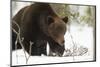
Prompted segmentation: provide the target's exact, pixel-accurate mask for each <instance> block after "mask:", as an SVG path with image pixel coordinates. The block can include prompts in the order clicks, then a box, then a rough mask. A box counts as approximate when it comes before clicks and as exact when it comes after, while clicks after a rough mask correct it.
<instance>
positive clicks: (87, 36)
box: [12, 25, 94, 65]
mask: <svg viewBox="0 0 100 67" xmlns="http://www.w3.org/2000/svg"><path fill="white" fill-rule="evenodd" d="M73 42H74V44H73ZM93 47H94V38H93V28H92V27H88V26H78V25H77V26H76V25H71V26H70V32H67V33H66V34H65V48H66V50H69V52H66V56H65V57H48V56H30V58H29V60H28V62H27V64H42V63H60V62H75V61H91V60H93V59H94V58H93V56H94V55H93V54H94V53H93V49H94V48H93ZM84 48H85V49H87V51H86V52H85V53H84V51H85V49H84ZM82 52H83V53H82ZM69 54H70V55H69ZM27 57H28V54H27ZM25 64H26V59H25V54H24V52H23V50H22V49H21V50H17V51H14V52H12V65H25Z"/></svg>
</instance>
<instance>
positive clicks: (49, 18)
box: [47, 16, 54, 24]
mask: <svg viewBox="0 0 100 67" xmlns="http://www.w3.org/2000/svg"><path fill="white" fill-rule="evenodd" d="M47 22H48V24H51V23H53V22H54V19H53V17H52V16H48V17H47Z"/></svg>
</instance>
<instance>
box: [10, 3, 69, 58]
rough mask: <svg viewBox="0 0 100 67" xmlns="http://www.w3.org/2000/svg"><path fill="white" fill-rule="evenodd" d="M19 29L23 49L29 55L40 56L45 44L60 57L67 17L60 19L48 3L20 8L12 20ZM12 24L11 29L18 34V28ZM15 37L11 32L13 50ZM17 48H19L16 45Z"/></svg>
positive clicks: (62, 49)
mask: <svg viewBox="0 0 100 67" xmlns="http://www.w3.org/2000/svg"><path fill="white" fill-rule="evenodd" d="M12 21H14V22H15V23H17V24H18V26H19V27H20V37H21V38H24V40H23V46H24V49H25V50H26V51H27V52H28V53H29V51H30V41H31V42H33V44H32V46H31V55H41V54H45V55H47V52H46V45H47V42H48V43H49V46H50V50H51V51H52V52H54V53H56V54H57V55H58V56H62V54H63V52H64V50H65V48H64V34H65V32H66V23H67V21H68V17H65V18H63V19H62V18H60V17H58V16H57V14H56V13H55V12H54V11H53V9H52V8H51V6H50V5H49V3H35V4H32V5H30V6H26V7H24V8H22V9H21V10H20V11H19V12H18V13H17V14H16V15H15V16H14V17H13V19H12ZM15 23H13V22H12V28H13V29H14V30H16V31H17V32H18V27H17V25H15ZM16 38H17V35H16V34H15V33H14V31H12V49H13V50H14V49H15V40H16ZM17 48H21V46H20V43H17Z"/></svg>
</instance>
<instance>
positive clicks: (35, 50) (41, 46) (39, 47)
mask: <svg viewBox="0 0 100 67" xmlns="http://www.w3.org/2000/svg"><path fill="white" fill-rule="evenodd" d="M46 45H47V42H46V41H44V40H37V41H35V42H34V44H33V45H32V48H31V55H34V56H35V55H36V56H41V54H44V55H47V52H46Z"/></svg>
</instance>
